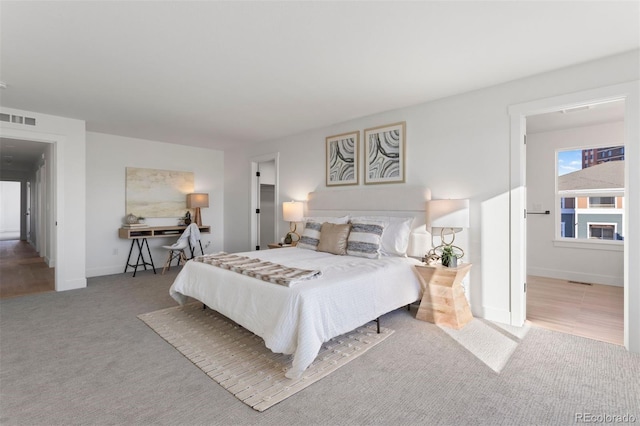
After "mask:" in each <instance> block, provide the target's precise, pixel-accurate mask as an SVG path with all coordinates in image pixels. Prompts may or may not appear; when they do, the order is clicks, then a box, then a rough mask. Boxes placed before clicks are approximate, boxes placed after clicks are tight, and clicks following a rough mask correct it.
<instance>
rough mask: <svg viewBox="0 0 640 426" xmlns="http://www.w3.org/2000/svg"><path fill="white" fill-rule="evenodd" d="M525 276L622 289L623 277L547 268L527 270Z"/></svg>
mask: <svg viewBox="0 0 640 426" xmlns="http://www.w3.org/2000/svg"><path fill="white" fill-rule="evenodd" d="M527 275H535V276H537V277H545V278H555V279H558V280H567V281H578V282H581V283H590V284H603V285H611V286H616V287H624V277H616V276H611V275H598V274H585V273H582V272H574V271H560V270H557V269H547V268H534V267H528V268H527Z"/></svg>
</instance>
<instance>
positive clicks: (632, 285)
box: [509, 81, 640, 352]
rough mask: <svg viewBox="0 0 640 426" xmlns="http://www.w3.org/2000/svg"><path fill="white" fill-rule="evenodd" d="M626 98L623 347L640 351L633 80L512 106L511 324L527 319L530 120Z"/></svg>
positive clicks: (637, 97) (638, 86) (637, 101)
mask: <svg viewBox="0 0 640 426" xmlns="http://www.w3.org/2000/svg"><path fill="white" fill-rule="evenodd" d="M620 99H623V100H624V101H625V123H624V128H625V140H624V143H625V161H627V164H626V167H625V197H626V198H625V219H624V227H625V233H626V238H625V240H624V346H625V347H626V348H627V349H628V350H629V351H630V352H640V265H638V262H637V261H630V259H639V258H640V223H638V221H631V220H630V218H631V217H640V197H629V194H640V125H639V121H640V120H639V119H638V118H637V117H638V116H639V114H640V107H639V105H640V82H639V81H634V82H629V83H622V84H617V85H613V86H606V87H601V88H598V89H593V90H586V91H581V92H576V93H571V94H567V95H561V96H556V97H551V98H545V99H539V100H536V101H532V102H526V103H521V104H516V105H512V106H510V107H509V115H510V120H511V131H510V145H509V148H510V169H509V170H510V172H509V189H510V190H509V209H510V214H509V218H510V220H509V251H510V268H509V277H510V284H509V299H510V314H511V324H512V325H516V326H522V325H523V324H524V321H525V320H526V292H525V287H524V282H526V272H527V271H526V255H527V253H526V244H525V242H526V222H525V216H524V211H525V207H526V145H525V143H524V142H525V141H524V135H525V132H526V116H528V115H533V114H541V113H546V112H552V111H557V110H559V109H569V108H573V107H577V106H581V105H584V104H588V103H596V102H605V101H613V100H620Z"/></svg>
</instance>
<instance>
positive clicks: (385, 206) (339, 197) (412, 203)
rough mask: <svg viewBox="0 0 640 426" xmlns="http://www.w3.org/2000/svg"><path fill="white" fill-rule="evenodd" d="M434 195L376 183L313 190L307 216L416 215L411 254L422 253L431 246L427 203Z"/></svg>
mask: <svg viewBox="0 0 640 426" xmlns="http://www.w3.org/2000/svg"><path fill="white" fill-rule="evenodd" d="M430 199H431V191H430V190H429V189H428V188H424V187H417V186H395V185H385V186H375V187H359V188H354V189H335V190H331V189H329V190H323V191H315V192H311V193H309V195H308V198H307V205H306V213H305V214H306V216H343V215H346V214H349V215H351V216H359V215H370V216H373V215H381V216H399V217H409V216H413V217H414V221H413V231H412V233H411V238H410V241H409V250H408V255H409V256H422V255H424V254H425V253H426V251H427V250H428V246H429V244H430V235H429V234H428V233H427V231H426V228H425V208H426V203H427V201H429V200H430Z"/></svg>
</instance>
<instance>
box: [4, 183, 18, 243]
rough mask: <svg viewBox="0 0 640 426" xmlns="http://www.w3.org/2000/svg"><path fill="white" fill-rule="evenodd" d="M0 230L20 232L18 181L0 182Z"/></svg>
mask: <svg viewBox="0 0 640 426" xmlns="http://www.w3.org/2000/svg"><path fill="white" fill-rule="evenodd" d="M0 232H20V182H0Z"/></svg>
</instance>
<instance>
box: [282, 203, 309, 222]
mask: <svg viewBox="0 0 640 426" xmlns="http://www.w3.org/2000/svg"><path fill="white" fill-rule="evenodd" d="M282 217H283V219H284V220H285V221H286V222H301V221H302V219H303V217H304V204H303V203H302V202H301V201H288V202H284V203H282Z"/></svg>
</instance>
